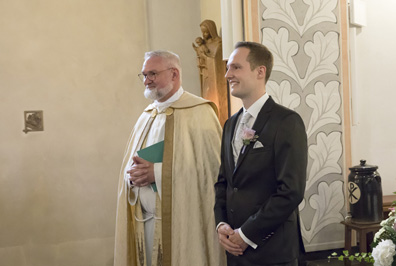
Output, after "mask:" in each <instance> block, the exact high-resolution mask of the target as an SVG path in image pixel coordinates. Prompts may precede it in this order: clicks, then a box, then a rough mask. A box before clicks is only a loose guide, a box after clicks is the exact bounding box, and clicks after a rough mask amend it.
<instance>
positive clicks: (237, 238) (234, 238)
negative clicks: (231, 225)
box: [228, 229, 249, 252]
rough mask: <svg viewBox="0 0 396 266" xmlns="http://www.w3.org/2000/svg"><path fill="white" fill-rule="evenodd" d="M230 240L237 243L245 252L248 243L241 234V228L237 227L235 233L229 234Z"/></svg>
mask: <svg viewBox="0 0 396 266" xmlns="http://www.w3.org/2000/svg"><path fill="white" fill-rule="evenodd" d="M228 239H229V240H231V242H232V243H235V244H237V245H238V246H239V247H240V248H241V249H242V252H244V251H245V250H246V249H247V248H248V246H249V245H248V244H247V243H246V242H245V241H244V240H243V239H242V237H241V235H240V234H239V230H237V229H235V230H234V234H232V235H229V238H228Z"/></svg>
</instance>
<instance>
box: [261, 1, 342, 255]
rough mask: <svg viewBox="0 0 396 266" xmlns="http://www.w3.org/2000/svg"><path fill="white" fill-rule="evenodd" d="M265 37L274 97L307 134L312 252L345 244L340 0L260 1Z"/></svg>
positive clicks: (303, 210)
mask: <svg viewBox="0 0 396 266" xmlns="http://www.w3.org/2000/svg"><path fill="white" fill-rule="evenodd" d="M260 16H261V18H260V31H261V36H262V39H261V42H262V44H264V45H265V46H267V47H268V48H269V49H270V50H271V52H272V53H273V55H274V68H273V72H272V74H271V78H270V80H269V81H268V83H267V92H268V94H269V95H271V96H272V97H273V99H274V100H275V101H276V102H278V103H280V104H282V105H284V106H286V107H288V108H290V109H293V110H295V111H296V112H298V113H299V114H300V115H301V116H302V118H303V120H304V123H305V127H306V131H307V136H308V168H307V173H308V174H307V183H306V192H305V198H304V200H303V202H302V203H301V204H300V206H299V209H300V214H301V230H302V235H303V239H304V244H305V247H306V249H307V251H316V250H324V249H330V248H340V247H343V245H344V227H343V226H342V225H341V224H340V222H341V221H342V220H343V219H344V216H345V196H344V174H345V171H346V170H347V169H345V168H346V167H345V165H344V158H343V156H344V152H343V151H344V148H343V127H342V115H343V114H342V85H341V52H340V49H341V46H340V31H341V30H340V21H339V17H340V16H339V2H338V0H261V3H260Z"/></svg>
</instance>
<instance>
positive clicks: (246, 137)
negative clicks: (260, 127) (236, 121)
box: [241, 127, 259, 153]
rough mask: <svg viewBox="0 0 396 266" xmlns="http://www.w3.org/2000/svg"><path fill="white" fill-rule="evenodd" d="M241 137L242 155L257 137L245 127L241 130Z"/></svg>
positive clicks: (254, 132) (254, 131)
mask: <svg viewBox="0 0 396 266" xmlns="http://www.w3.org/2000/svg"><path fill="white" fill-rule="evenodd" d="M241 137H242V142H243V148H242V153H244V152H245V149H246V146H248V145H250V143H254V142H256V141H257V139H258V137H259V136H258V135H256V130H253V129H251V128H248V127H245V128H244V129H242V136H241Z"/></svg>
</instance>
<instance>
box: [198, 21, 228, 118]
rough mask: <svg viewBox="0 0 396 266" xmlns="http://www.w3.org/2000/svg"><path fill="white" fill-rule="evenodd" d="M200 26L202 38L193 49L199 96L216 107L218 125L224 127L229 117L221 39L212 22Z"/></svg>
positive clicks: (204, 22)
mask: <svg viewBox="0 0 396 266" xmlns="http://www.w3.org/2000/svg"><path fill="white" fill-rule="evenodd" d="M200 26H201V32H202V37H197V38H196V39H195V44H194V43H193V48H194V50H195V52H196V53H197V66H198V69H199V75H200V81H201V96H202V97H203V98H205V99H208V100H210V101H212V102H214V103H215V104H216V105H217V108H218V109H219V114H218V116H219V120H220V123H221V125H224V123H225V121H226V120H227V119H228V117H229V100H228V89H227V81H226V78H225V77H224V76H225V73H226V62H225V61H223V49H222V43H221V37H220V36H219V35H218V34H217V29H216V24H215V23H214V22H213V21H212V20H204V21H203V22H202V23H201V24H200Z"/></svg>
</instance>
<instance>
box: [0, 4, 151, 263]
mask: <svg viewBox="0 0 396 266" xmlns="http://www.w3.org/2000/svg"><path fill="white" fill-rule="evenodd" d="M144 14H145V10H144V5H143V4H142V1H141V0H134V1H124V0H112V1H107V0H95V1H92V0H91V1H88V0H87V1H85V0H84V1H81V0H68V1H61V0H34V1H32V0H19V1H0V34H1V37H0V51H1V56H0V99H1V104H0V112H1V114H2V115H1V116H0V125H1V130H0V265H15V266H25V265H29V266H30V265H37V266H47V265H48V266H57V265H68V266H70V265H73V266H79V265H81V266H82V265H84V266H86V265H95V266H101V265H112V261H113V246H114V226H115V225H114V222H115V209H116V191H117V183H118V180H117V179H118V172H119V167H120V164H121V159H122V156H123V151H124V147H125V143H126V141H127V138H128V136H129V132H130V129H131V127H132V125H133V124H134V122H135V121H136V119H137V116H138V115H139V114H140V113H141V110H142V109H143V108H144V106H145V105H146V104H147V101H145V100H143V96H142V91H143V86H142V84H141V82H140V81H139V80H138V78H137V77H136V74H137V73H139V72H140V69H141V63H142V55H143V53H144V51H145V50H146V49H147V43H146V34H145V32H146V29H145V23H142V21H144ZM25 110H43V111H44V128H45V130H44V132H34V133H28V134H25V133H23V132H22V129H23V128H24V125H23V112H24V111H25Z"/></svg>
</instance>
